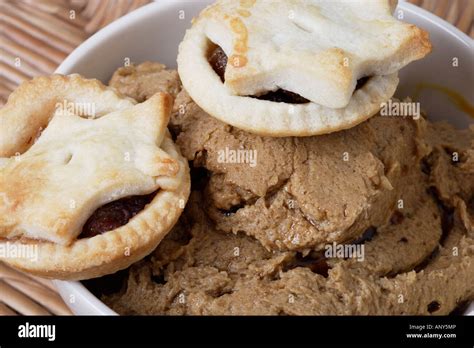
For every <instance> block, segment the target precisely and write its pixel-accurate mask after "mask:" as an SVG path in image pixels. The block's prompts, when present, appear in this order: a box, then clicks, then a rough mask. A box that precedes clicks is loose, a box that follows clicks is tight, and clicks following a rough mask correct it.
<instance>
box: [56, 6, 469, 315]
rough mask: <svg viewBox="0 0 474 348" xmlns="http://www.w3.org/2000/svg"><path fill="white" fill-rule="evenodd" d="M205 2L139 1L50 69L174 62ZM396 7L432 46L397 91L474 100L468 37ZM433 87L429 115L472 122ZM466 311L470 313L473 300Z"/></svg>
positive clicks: (105, 69) (103, 69) (86, 308)
mask: <svg viewBox="0 0 474 348" xmlns="http://www.w3.org/2000/svg"><path fill="white" fill-rule="evenodd" d="M210 2H212V1H204V0H201V1H191V0H186V1H177V0H159V1H158V2H155V3H151V4H150V5H147V6H144V7H142V8H140V9H138V10H136V11H134V12H132V13H130V14H128V15H126V16H124V17H123V18H121V19H119V20H117V21H116V22H114V23H112V24H110V25H109V26H107V27H106V28H104V29H102V30H101V31H99V32H98V33H96V34H95V35H93V36H92V37H91V38H89V39H88V40H87V41H85V42H84V43H83V44H82V45H80V46H79V47H78V48H77V49H76V50H74V52H72V53H71V54H70V55H69V57H68V58H67V59H66V60H65V61H64V62H63V63H62V64H61V66H60V67H59V68H58V69H57V71H56V72H57V73H61V74H71V73H79V74H82V75H84V76H86V77H90V78H98V79H99V80H102V81H103V82H105V83H107V81H108V79H109V78H110V76H111V75H112V73H113V72H114V71H115V70H116V69H117V68H118V67H120V66H123V64H124V62H125V60H126V59H129V60H130V61H131V62H133V63H141V62H143V61H146V60H151V61H159V62H162V63H164V64H166V65H168V66H169V67H175V66H176V56H177V53H178V45H179V43H180V42H181V39H182V38H183V35H184V32H185V30H186V28H187V27H188V26H189V25H190V21H191V19H192V18H193V17H194V16H196V15H197V14H198V13H199V12H200V10H201V9H202V8H203V7H204V6H206V5H207V4H208V3H210ZM397 11H402V14H403V20H404V21H406V22H409V23H413V24H416V25H418V26H419V27H421V28H424V29H425V30H427V31H429V33H430V36H431V40H432V42H433V46H434V49H433V53H432V54H431V55H430V56H429V57H427V58H425V59H423V60H421V61H418V62H415V63H412V64H410V65H409V66H408V67H407V68H405V69H404V70H403V71H402V72H401V73H400V76H401V83H400V87H399V90H398V95H399V96H402V97H403V96H407V95H411V93H413V90H414V88H415V86H416V85H417V84H418V83H420V82H423V83H436V84H440V85H443V86H446V87H449V88H451V89H453V90H456V91H458V92H460V93H461V94H463V95H464V97H465V98H466V99H467V100H468V101H469V102H470V103H471V104H474V93H473V88H472V86H474V64H472V62H473V60H474V43H473V40H472V39H470V38H469V37H468V36H467V35H465V34H463V33H462V32H460V31H459V30H457V29H456V28H455V27H453V26H452V25H450V24H448V23H447V22H445V21H443V20H442V19H440V18H438V17H436V16H434V15H432V14H431V13H429V12H427V11H425V10H422V9H420V8H418V7H416V6H413V5H411V4H409V3H404V2H402V3H400V4H399V7H398V9H397ZM399 13H400V12H397V14H399ZM183 15H184V18H183ZM454 57H457V58H458V63H459V66H458V67H456V68H455V67H453V66H452V64H451V63H452V59H453V58H454ZM435 93H436V92H433V91H431V92H430V91H427V92H425V93H423V94H422V95H421V97H420V99H421V102H422V104H421V105H422V108H423V109H424V110H426V111H427V112H428V114H429V117H430V118H431V119H437V120H441V119H446V120H448V121H450V122H452V123H453V124H455V125H457V126H459V127H466V126H467V125H468V124H469V123H470V122H472V119H471V120H470V119H469V117H467V115H465V114H463V113H462V112H460V111H459V110H458V109H457V108H456V107H454V106H453V104H452V103H451V102H450V101H449V100H448V99H446V98H445V97H443V95H438V94H436V96H435ZM56 286H57V288H58V290H59V292H60V294H61V296H62V297H63V299H64V300H65V301H66V303H67V304H68V305H69V307H70V308H71V309H72V311H73V312H74V313H75V314H80V315H81V314H92V315H95V314H97V315H113V314H116V313H115V312H113V311H112V310H111V309H110V308H108V307H107V306H106V305H105V304H104V303H102V302H101V301H100V300H99V299H97V298H96V297H95V296H94V295H93V294H92V293H90V292H89V291H88V290H87V289H86V288H85V287H84V286H83V285H82V284H81V283H79V282H64V281H56ZM466 314H471V315H474V304H472V305H471V306H470V308H469V309H468V311H467V313H466Z"/></svg>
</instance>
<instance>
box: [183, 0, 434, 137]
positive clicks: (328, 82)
mask: <svg viewBox="0 0 474 348" xmlns="http://www.w3.org/2000/svg"><path fill="white" fill-rule="evenodd" d="M354 33H355V34H354ZM215 45H217V46H219V47H221V48H222V49H223V50H224V52H225V54H226V55H227V57H228V63H227V66H226V70H225V82H224V83H222V81H221V80H220V79H219V77H218V76H217V75H216V73H215V72H214V71H213V69H212V68H211V67H210V65H209V62H208V56H209V51H210V49H211V47H213V46H214V47H215ZM302 48H303V49H302ZM430 50H431V44H430V42H429V39H428V35H427V33H426V32H424V31H422V30H421V29H419V28H417V27H415V26H413V25H409V24H405V23H402V22H399V21H397V20H395V19H394V18H393V17H392V16H391V8H390V4H389V2H388V1H382V0H380V1H368V0H367V1H357V2H344V6H340V4H339V5H338V3H337V2H332V1H323V2H319V1H313V0H290V1H263V0H256V1H245V2H237V1H231V0H220V1H218V2H217V3H216V4H214V5H211V6H210V7H208V8H207V9H206V10H204V11H203V12H202V13H201V15H200V16H199V17H198V18H197V19H196V20H195V22H194V23H193V26H192V28H191V29H189V30H188V31H187V33H186V35H185V38H184V40H183V42H182V43H181V45H180V50H179V55H178V70H179V74H180V77H181V80H182V82H183V86H184V87H185V89H186V90H187V91H188V93H189V94H190V95H191V97H192V98H193V99H194V100H195V101H196V103H197V104H198V105H199V106H200V107H202V108H203V109H204V110H205V111H206V112H208V113H209V114H211V115H212V116H214V117H216V118H218V119H220V120H221V121H224V122H226V123H229V124H231V125H233V126H236V127H239V128H241V129H244V130H247V131H249V132H253V133H256V134H259V135H271V136H307V135H317V134H325V133H330V132H334V131H337V130H342V129H346V128H350V127H352V126H354V125H357V124H358V123H360V122H362V121H364V120H366V119H367V118H369V117H370V116H372V115H374V114H375V113H376V112H377V111H378V110H379V109H380V104H381V103H383V102H385V101H387V100H388V99H389V98H390V97H392V95H393V93H394V91H395V88H396V86H397V84H398V79H397V77H396V74H397V72H398V70H400V69H401V68H402V67H403V66H405V65H407V64H408V63H410V62H411V61H413V60H416V59H420V58H422V57H423V56H425V55H426V54H427V53H429V52H430ZM366 76H374V77H373V78H371V79H370V80H369V83H368V84H367V85H366V86H364V88H362V89H360V90H355V88H356V83H357V80H358V79H360V78H362V77H366ZM278 89H283V90H286V91H290V92H293V93H296V94H298V95H300V96H302V97H304V98H306V99H308V100H309V101H310V102H309V103H307V104H299V105H292V104H285V103H276V102H269V101H264V100H258V99H255V98H249V97H247V96H259V95H262V94H265V93H266V92H270V91H276V90H278ZM354 91H355V92H354Z"/></svg>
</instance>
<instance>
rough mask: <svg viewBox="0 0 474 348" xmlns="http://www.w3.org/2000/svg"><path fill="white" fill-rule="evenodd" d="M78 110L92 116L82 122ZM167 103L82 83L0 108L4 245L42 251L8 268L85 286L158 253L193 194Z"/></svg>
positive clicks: (35, 92)
mask: <svg viewBox="0 0 474 348" xmlns="http://www.w3.org/2000/svg"><path fill="white" fill-rule="evenodd" d="M32 98H34V99H32ZM29 100H34V102H33V103H30V102H29ZM81 103H93V104H92V106H93V108H91V109H89V111H90V110H92V111H93V112H92V113H90V112H89V113H90V114H81V112H82V111H84V110H85V108H79V105H82V106H84V105H83V104H81ZM171 104H172V100H171V97H170V96H168V95H167V94H164V93H157V94H155V95H153V96H152V97H150V98H149V99H148V100H147V101H146V102H144V103H142V104H136V103H135V101H133V100H132V99H128V98H124V97H122V96H120V95H118V94H116V93H115V92H114V91H113V90H112V89H107V88H106V87H104V86H103V85H102V84H100V83H99V82H98V81H95V80H86V79H83V78H82V77H80V76H79V75H70V76H60V75H53V76H51V77H40V78H37V79H34V80H32V81H30V82H26V83H24V84H23V85H22V86H21V87H20V88H19V89H18V90H17V91H15V92H14V93H13V94H12V96H11V97H10V99H9V101H8V103H7V105H6V106H5V107H4V108H3V109H1V110H0V119H1V120H2V127H0V138H2V139H5V138H9V139H10V140H11V141H10V142H8V143H7V142H5V143H3V144H2V145H3V146H0V155H1V156H2V158H1V160H0V197H1V200H0V243H20V244H21V243H30V244H36V245H38V246H39V259H38V262H37V263H36V264H34V263H33V262H31V260H26V259H18V258H11V259H10V258H7V259H6V261H7V262H10V263H11V264H13V265H14V266H18V267H20V268H23V269H25V270H29V271H32V272H34V273H38V274H41V275H45V276H51V277H53V276H54V277H57V278H68V279H70V278H84V277H90V276H97V275H100V274H103V273H104V272H109V271H110V270H117V269H120V268H123V267H126V266H127V265H129V264H131V263H132V262H133V261H134V260H137V259H139V258H140V257H143V256H144V253H145V254H146V252H149V251H151V250H153V248H154V247H156V245H157V243H158V242H159V241H160V240H161V238H162V237H163V236H164V235H165V234H166V233H167V232H168V231H169V229H170V228H171V227H172V226H173V224H174V222H175V221H176V220H177V218H178V217H179V214H180V212H181V210H182V209H183V208H184V204H185V201H186V199H187V195H188V191H189V177H188V174H187V164H186V161H185V160H184V159H183V158H182V157H181V156H180V154H179V152H178V151H177V149H176V147H175V145H174V144H173V142H172V140H171V137H170V135H169V133H168V130H167V124H168V119H169V113H170V108H171ZM82 113H83V112H82ZM39 124H41V125H43V126H44V129H43V130H40V129H38V128H36V127H37V126H38V125H39ZM25 139H27V140H26V143H25ZM11 144H15V146H14V147H12V146H11ZM13 151H16V154H15V155H13V156H12V152H13ZM135 233H140V234H142V235H141V236H139V238H138V239H137V240H134V238H130V237H133V235H134V234H135ZM147 235H148V236H147ZM146 236H147V237H146ZM145 237H146V238H145ZM140 239H142V240H140ZM81 243H84V244H86V245H87V246H86V245H82V246H80V244H81ZM84 248H86V249H84ZM124 248H129V251H130V250H132V251H131V252H132V254H133V253H134V252H135V254H133V255H125V254H124ZM48 251H49V252H52V254H49V253H48ZM76 252H77V255H76ZM120 256H122V258H123V260H118V261H114V260H112V259H111V258H117V259H119V258H120ZM62 258H64V259H62ZM91 269H93V270H91ZM89 271H90V272H89Z"/></svg>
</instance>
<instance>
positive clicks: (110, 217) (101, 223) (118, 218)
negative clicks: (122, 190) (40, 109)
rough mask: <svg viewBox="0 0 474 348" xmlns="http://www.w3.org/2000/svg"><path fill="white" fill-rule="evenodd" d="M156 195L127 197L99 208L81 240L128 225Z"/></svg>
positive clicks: (90, 219)
mask: <svg viewBox="0 0 474 348" xmlns="http://www.w3.org/2000/svg"><path fill="white" fill-rule="evenodd" d="M156 193H157V192H153V193H150V194H148V195H143V196H131V197H125V198H122V199H119V200H117V201H114V202H110V203H108V204H106V205H104V206H102V207H100V208H98V209H97V210H96V211H95V212H94V213H93V214H92V215H91V217H90V218H89V219H88V220H87V222H86V223H85V225H84V227H83V229H82V233H81V234H80V235H79V238H92V237H94V236H97V235H99V234H102V233H105V232H108V231H112V230H115V229H116V228H119V227H121V226H124V225H126V224H127V223H128V222H129V221H130V219H131V218H133V217H134V216H135V215H137V214H138V213H140V212H141V211H142V210H143V209H145V206H146V205H147V204H149V203H150V202H151V201H152V200H153V198H154V197H155V196H156Z"/></svg>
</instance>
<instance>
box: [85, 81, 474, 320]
mask: <svg viewBox="0 0 474 348" xmlns="http://www.w3.org/2000/svg"><path fill="white" fill-rule="evenodd" d="M155 83H156V84H157V86H156V88H160V87H162V85H160V83H161V82H160V81H159V80H156V81H155ZM158 85H160V87H159V86H158ZM170 128H171V130H172V131H173V133H174V135H175V137H176V142H177V143H178V145H179V146H180V148H181V151H182V152H183V154H184V155H185V156H186V157H187V158H188V159H189V160H190V161H191V165H192V166H193V167H194V169H193V173H192V181H193V183H192V184H193V193H192V195H191V199H190V202H189V203H188V206H187V207H186V209H185V212H184V214H183V215H182V217H181V219H180V221H179V223H178V224H177V225H176V227H175V228H174V229H173V231H172V232H171V233H170V234H169V235H168V236H167V237H166V238H165V239H164V240H163V242H162V243H161V244H160V245H159V246H158V248H157V249H156V250H155V251H154V253H153V254H152V255H151V256H149V257H147V258H146V259H145V260H143V261H140V262H138V263H136V264H135V265H133V266H132V267H131V268H130V269H129V270H128V271H125V272H124V274H123V275H122V276H123V278H124V280H123V282H121V286H118V287H115V290H114V291H112V292H109V293H106V294H102V296H101V298H102V300H104V301H105V303H106V304H108V305H109V306H111V307H112V308H113V309H114V310H116V311H118V312H119V313H122V314H180V315H184V314H196V315H220V314H268V315H282V314H290V315H312V314H329V315H335V314H359V315H361V314H362V315H363V314H422V315H430V314H448V313H451V312H452V311H453V310H454V309H455V308H457V307H459V306H461V305H462V304H464V303H466V302H468V301H471V300H472V299H474V288H473V286H472V284H474V227H473V217H474V200H473V193H474V146H473V145H474V143H473V133H472V131H469V130H463V131H460V130H455V129H453V128H452V127H451V126H449V125H447V124H433V123H430V122H428V121H426V120H425V119H423V118H420V119H419V120H416V121H415V120H412V119H409V118H399V117H382V116H375V117H373V118H371V119H370V120H368V121H366V122H364V123H362V124H360V125H359V126H356V127H354V128H352V129H349V130H346V131H341V132H337V133H334V134H329V135H324V136H316V137H308V138H267V137H259V136H255V135H252V134H249V133H246V132H244V131H241V130H238V129H236V128H233V127H231V126H229V125H226V124H224V123H222V122H220V121H217V120H215V119H214V118H212V117H210V116H208V115H207V114H206V113H205V112H204V111H202V110H201V109H200V108H199V107H198V106H197V105H196V104H195V103H194V102H193V101H192V100H191V99H190V98H189V96H188V95H187V94H186V92H184V91H182V92H181V93H180V94H179V95H178V97H177V100H176V102H175V113H174V115H173V116H172V121H171V124H170ZM226 148H227V150H226ZM239 149H240V150H256V151H257V152H256V153H257V157H256V161H255V163H254V164H255V165H254V166H252V165H251V164H252V163H251V162H248V161H243V162H242V163H234V162H233V161H231V158H230V157H226V156H224V157H221V158H220V157H219V155H222V154H224V155H225V154H226V151H227V154H229V153H230V152H229V151H231V150H239ZM222 151H223V152H222ZM244 158H245V157H244ZM333 243H336V244H334V245H336V246H349V247H351V246H358V247H360V248H361V247H362V246H363V248H364V249H363V250H364V252H363V259H362V260H361V259H357V258H355V257H348V256H347V255H345V256H343V257H341V256H337V255H328V254H327V250H328V249H327V247H328V246H330V245H333ZM111 278H113V276H111ZM101 281H102V282H104V281H105V282H107V277H105V278H102V279H101ZM90 286H91V287H93V284H91V285H90ZM97 293H98V294H99V295H100V291H97Z"/></svg>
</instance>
